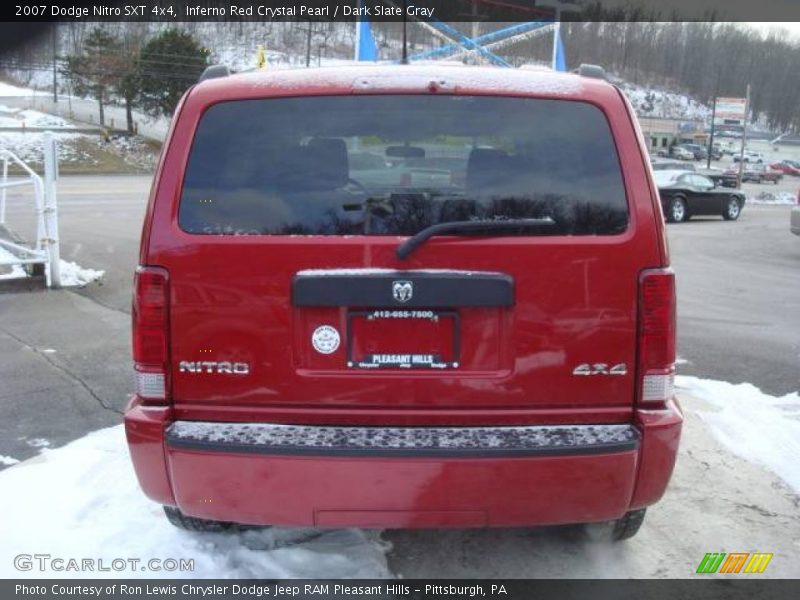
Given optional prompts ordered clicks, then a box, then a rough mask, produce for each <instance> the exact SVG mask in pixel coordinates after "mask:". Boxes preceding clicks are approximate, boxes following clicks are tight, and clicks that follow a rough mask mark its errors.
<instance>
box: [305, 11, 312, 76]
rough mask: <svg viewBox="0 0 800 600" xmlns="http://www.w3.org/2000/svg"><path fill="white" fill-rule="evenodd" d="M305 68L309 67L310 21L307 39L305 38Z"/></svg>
mask: <svg viewBox="0 0 800 600" xmlns="http://www.w3.org/2000/svg"><path fill="white" fill-rule="evenodd" d="M306 66H307V67H310V66H311V21H309V22H308V37H307V38H306Z"/></svg>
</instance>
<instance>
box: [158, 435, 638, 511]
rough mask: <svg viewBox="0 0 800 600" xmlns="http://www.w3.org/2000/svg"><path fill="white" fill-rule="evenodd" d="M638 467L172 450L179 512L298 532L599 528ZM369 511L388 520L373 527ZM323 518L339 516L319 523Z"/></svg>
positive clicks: (627, 493)
mask: <svg viewBox="0 0 800 600" xmlns="http://www.w3.org/2000/svg"><path fill="white" fill-rule="evenodd" d="M636 460H637V453H636V452H635V451H630V452H621V453H618V454H604V455H590V456H569V457H540V458H505V459H491V458H479V459H439V460H432V459H431V460H428V459H419V458H416V459H409V458H405V459H382V458H338V457H337V458H333V457H330V458H316V457H315V458H308V457H285V456H261V455H252V454H222V453H217V454H215V453H210V452H197V451H188V450H178V449H169V450H168V461H169V469H170V473H171V477H172V485H173V487H174V490H175V499H176V501H177V505H178V508H180V509H181V511H183V512H184V513H186V514H190V515H193V516H197V517H203V518H207V519H214V520H220V521H231V520H233V521H239V522H244V523H250V524H273V525H285V526H294V527H297V526H300V527H310V526H323V525H335V526H344V525H347V526H350V527H369V526H372V527H375V526H382V527H388V526H397V527H418V526H428V527H430V526H432V525H433V523H432V522H431V521H430V519H429V517H430V515H431V514H441V515H446V514H447V513H454V514H453V516H452V518H453V519H454V520H455V522H454V523H452V525H453V526H457V527H461V526H465V525H469V526H485V525H489V526H497V527H510V526H521V525H552V524H558V523H575V522H592V521H604V520H608V519H614V518H617V517H620V516H622V515H623V514H624V513H625V512H626V511H627V509H628V505H629V502H630V497H631V494H632V492H633V482H634V479H635V472H636ZM372 510H375V511H379V512H382V513H385V514H387V515H392V520H390V521H389V522H381V521H380V520H378V519H375V518H372V517H370V516H369V512H370V511H372ZM320 512H323V513H331V512H333V513H339V514H338V516H336V515H328V516H327V517H326V518H322V519H320V518H319V517H318V514H319V513H320ZM342 513H347V514H342ZM403 513H405V514H403ZM426 515H427V516H428V518H426ZM481 516H482V518H481ZM346 517H349V520H348V519H347V518H346ZM465 517H468V518H469V519H472V522H464V520H463V519H464V518H465ZM476 517H477V518H476ZM449 524H451V523H449V522H447V520H445V521H444V522H442V521H440V522H438V524H437V525H436V526H439V527H442V526H446V525H449Z"/></svg>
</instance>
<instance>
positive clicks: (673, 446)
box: [631, 400, 683, 508]
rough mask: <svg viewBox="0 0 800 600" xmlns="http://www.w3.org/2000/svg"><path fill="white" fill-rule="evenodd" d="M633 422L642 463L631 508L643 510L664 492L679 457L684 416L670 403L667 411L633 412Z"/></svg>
mask: <svg viewBox="0 0 800 600" xmlns="http://www.w3.org/2000/svg"><path fill="white" fill-rule="evenodd" d="M635 422H636V423H637V425H638V426H639V429H640V431H641V432H642V445H641V457H642V460H641V462H640V464H639V476H638V478H637V482H636V490H635V492H634V494H633V498H632V499H631V508H642V507H644V506H649V505H650V504H654V503H656V502H658V501H659V500H661V497H662V496H663V495H664V492H665V491H666V489H667V483H669V479H670V477H671V476H672V470H673V468H674V467H675V459H676V458H677V456H678V444H679V443H680V439H681V426H682V425H683V413H682V412H681V409H680V406H679V405H678V402H677V400H673V401H672V402H670V403H668V406H667V409H666V410H638V411H636V421H635Z"/></svg>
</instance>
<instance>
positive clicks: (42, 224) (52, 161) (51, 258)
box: [0, 131, 61, 287]
mask: <svg viewBox="0 0 800 600" xmlns="http://www.w3.org/2000/svg"><path fill="white" fill-rule="evenodd" d="M43 138H44V148H43V150H44V177H41V176H39V175H38V174H37V173H36V172H35V171H34V170H33V169H31V168H30V167H29V166H28V165H27V164H26V163H25V162H24V161H23V160H22V159H20V158H19V157H18V156H17V155H16V154H14V153H13V152H11V151H10V150H8V149H6V148H0V160H2V162H3V178H2V179H1V180H0V225H5V224H6V200H7V191H8V189H9V188H17V187H23V186H28V185H31V186H33V200H34V210H35V212H36V240H35V241H34V243H33V246H32V247H29V246H25V245H22V244H18V243H16V242H12V241H10V240H5V239H2V238H0V247H2V248H5V249H7V250H8V251H9V253H10V254H11V255H12V258H0V265H5V266H11V265H36V264H41V265H43V266H44V273H45V278H46V281H47V285H48V287H61V268H60V265H61V253H60V246H59V239H58V203H57V200H56V181H57V179H58V159H57V154H56V142H55V139H54V138H53V134H52V133H51V132H49V131H48V132H45V133H44V135H43ZM12 164H13V165H16V166H17V167H19V168H20V169H22V171H23V173H24V176H23V177H22V178H15V179H9V177H8V167H9V166H10V165H12Z"/></svg>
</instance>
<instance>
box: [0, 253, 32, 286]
mask: <svg viewBox="0 0 800 600" xmlns="http://www.w3.org/2000/svg"><path fill="white" fill-rule="evenodd" d="M15 258H16V257H15V256H14V255H13V254H11V252H9V251H8V250H6V249H5V248H3V247H2V246H0V281H2V280H4V279H19V278H21V277H27V276H28V274H27V273H26V272H25V269H23V268H22V267H21V266H20V265H9V264H7V263H8V261H10V260H14V259H15Z"/></svg>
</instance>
